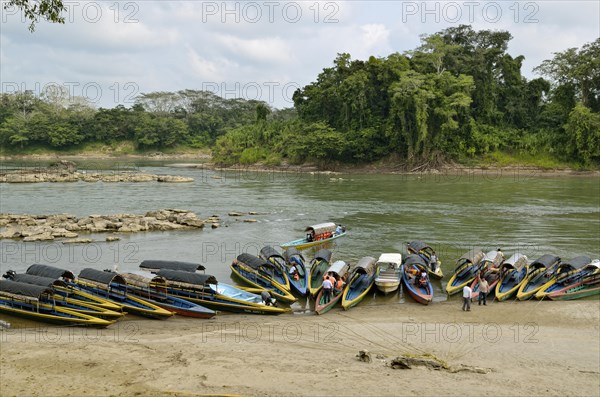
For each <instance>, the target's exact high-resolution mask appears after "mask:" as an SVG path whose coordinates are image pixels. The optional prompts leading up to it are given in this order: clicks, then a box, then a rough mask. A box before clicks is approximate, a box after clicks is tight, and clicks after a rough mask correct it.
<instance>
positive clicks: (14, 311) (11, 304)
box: [0, 298, 114, 328]
mask: <svg viewBox="0 0 600 397" xmlns="http://www.w3.org/2000/svg"><path fill="white" fill-rule="evenodd" d="M36 307H37V305H35V306H34V305H33V304H31V303H27V302H17V301H14V300H11V299H6V298H0V311H2V312H4V313H7V314H11V315H13V316H19V317H23V318H27V319H30V320H35V321H43V322H46V323H50V324H57V325H71V326H82V327H92V328H105V327H108V326H109V325H111V324H113V323H114V321H113V320H104V319H101V318H98V317H94V316H89V315H86V314H83V313H78V312H75V311H72V310H69V309H65V308H61V307H54V308H53V307H52V305H49V304H45V303H40V304H39V307H40V312H37V311H35V310H36Z"/></svg>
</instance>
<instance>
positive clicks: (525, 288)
mask: <svg viewBox="0 0 600 397" xmlns="http://www.w3.org/2000/svg"><path fill="white" fill-rule="evenodd" d="M546 274H547V275H548V277H546V278H544V275H546ZM552 278H553V275H552V274H548V273H547V270H546V269H540V270H537V271H535V272H533V273H531V274H530V275H529V276H527V278H526V279H525V281H523V283H522V284H521V286H520V287H519V290H518V291H517V299H518V300H522V301H523V300H527V299H531V298H533V297H534V296H535V294H537V292H538V291H539V290H540V289H541V288H542V287H543V286H544V284H546V283H548V281H551V280H552Z"/></svg>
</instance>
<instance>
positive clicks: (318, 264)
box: [308, 249, 331, 297]
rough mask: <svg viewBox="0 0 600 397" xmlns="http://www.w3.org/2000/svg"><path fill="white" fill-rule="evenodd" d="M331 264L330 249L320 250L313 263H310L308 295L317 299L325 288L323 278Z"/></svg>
mask: <svg viewBox="0 0 600 397" xmlns="http://www.w3.org/2000/svg"><path fill="white" fill-rule="evenodd" d="M330 263H331V251H329V250H328V249H321V250H319V251H318V252H317V253H316V255H315V257H314V258H313V260H312V261H310V270H309V272H308V293H309V294H310V296H313V297H316V296H317V294H318V293H319V291H320V290H321V288H322V286H323V276H324V275H325V273H326V272H327V269H328V268H329V266H330Z"/></svg>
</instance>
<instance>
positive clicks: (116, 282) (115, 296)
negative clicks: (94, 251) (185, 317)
mask: <svg viewBox="0 0 600 397" xmlns="http://www.w3.org/2000/svg"><path fill="white" fill-rule="evenodd" d="M75 286H76V287H77V288H81V289H83V290H84V291H86V292H89V293H92V294H95V295H98V296H100V297H102V298H104V299H108V300H111V301H113V302H117V303H118V304H120V305H123V307H124V309H125V310H126V311H127V312H128V313H133V314H138V315H140V316H144V317H149V318H154V319H166V318H169V317H171V316H172V315H173V313H172V312H170V311H168V310H165V309H163V308H161V307H159V306H156V305H155V304H153V303H150V302H148V301H147V300H145V299H142V298H139V297H137V296H133V295H132V294H130V293H128V292H127V282H126V281H125V279H124V278H123V277H122V276H121V275H119V274H117V273H114V272H108V271H100V270H96V269H91V268H86V269H83V270H82V271H81V272H80V273H79V277H78V278H77V280H75Z"/></svg>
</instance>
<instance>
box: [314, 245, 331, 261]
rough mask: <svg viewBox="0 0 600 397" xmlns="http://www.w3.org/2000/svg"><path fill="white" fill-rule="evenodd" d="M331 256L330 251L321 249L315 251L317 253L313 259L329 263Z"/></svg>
mask: <svg viewBox="0 0 600 397" xmlns="http://www.w3.org/2000/svg"><path fill="white" fill-rule="evenodd" d="M331 255H332V253H331V251H329V250H328V249H325V248H323V249H320V250H318V251H317V253H316V254H315V259H321V260H323V261H327V262H331Z"/></svg>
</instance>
